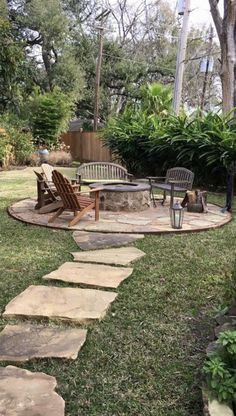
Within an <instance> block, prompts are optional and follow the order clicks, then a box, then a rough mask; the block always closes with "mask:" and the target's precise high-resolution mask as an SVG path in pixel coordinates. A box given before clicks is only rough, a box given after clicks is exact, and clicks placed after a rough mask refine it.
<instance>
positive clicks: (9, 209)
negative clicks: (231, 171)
mask: <svg viewBox="0 0 236 416" xmlns="http://www.w3.org/2000/svg"><path fill="white" fill-rule="evenodd" d="M27 200H33V198H23V199H18V200H16V201H15V202H14V203H13V204H11V205H10V206H9V207H7V213H8V215H9V216H10V217H11V218H14V219H15V220H17V221H20V222H22V223H23V224H30V225H35V226H38V227H45V228H51V229H54V230H55V229H56V230H64V231H71V232H74V231H78V230H77V229H76V228H69V227H68V226H60V227H58V226H55V225H53V224H51V223H49V224H40V223H36V222H34V221H32V220H28V221H26V220H25V219H23V218H21V217H20V216H19V215H17V214H16V213H15V212H14V205H15V204H16V203H18V202H22V201H27ZM211 205H214V206H216V207H220V205H218V204H211ZM231 221H232V214H231V213H230V212H227V216H226V217H225V218H224V219H223V220H222V221H219V222H218V223H217V224H212V225H211V226H209V227H202V228H197V227H196V228H193V229H191V230H190V229H179V230H174V229H173V230H160V231H156V230H154V231H150V230H149V231H146V230H145V226H144V229H143V230H142V231H140V230H139V231H132V232H131V231H123V230H122V231H119V233H120V234H144V235H164V234H189V233H199V232H203V231H209V230H215V229H217V228H221V227H223V226H224V225H226V224H228V223H230V222H231ZM80 231H87V232H91V233H93V232H96V233H97V232H99V233H101V234H107V233H112V231H111V230H102V231H100V230H99V231H98V230H86V229H81V230H80ZM116 233H118V231H115V232H114V234H116Z"/></svg>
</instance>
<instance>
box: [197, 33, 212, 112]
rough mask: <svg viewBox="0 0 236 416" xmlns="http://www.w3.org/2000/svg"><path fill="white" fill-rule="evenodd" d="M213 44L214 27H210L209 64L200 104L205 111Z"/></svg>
mask: <svg viewBox="0 0 236 416" xmlns="http://www.w3.org/2000/svg"><path fill="white" fill-rule="evenodd" d="M212 44H213V27H212V26H210V34H209V44H208V51H207V64H206V71H205V75H204V81H203V88H202V97H201V104H200V108H201V110H203V109H204V105H205V95H206V88H207V81H208V73H209V63H210V55H211V50H212Z"/></svg>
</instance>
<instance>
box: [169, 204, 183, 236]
mask: <svg viewBox="0 0 236 416" xmlns="http://www.w3.org/2000/svg"><path fill="white" fill-rule="evenodd" d="M183 218H184V210H183V207H182V206H181V205H180V203H179V201H177V202H176V203H175V204H173V206H172V207H171V208H170V221H171V227H172V228H177V229H179V228H182V224H183Z"/></svg>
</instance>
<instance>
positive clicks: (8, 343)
mask: <svg viewBox="0 0 236 416" xmlns="http://www.w3.org/2000/svg"><path fill="white" fill-rule="evenodd" d="M86 335H87V331H86V329H77V328H72V329H71V328H70V329H62V328H50V327H44V326H39V325H24V324H21V325H7V326H6V327H5V328H4V329H3V331H2V332H1V333H0V360H1V361H28V360H30V359H32V358H40V357H41V358H44V357H59V358H70V359H73V360H75V359H76V358H77V356H78V352H79V350H80V348H81V347H82V346H83V344H84V342H85V340H86Z"/></svg>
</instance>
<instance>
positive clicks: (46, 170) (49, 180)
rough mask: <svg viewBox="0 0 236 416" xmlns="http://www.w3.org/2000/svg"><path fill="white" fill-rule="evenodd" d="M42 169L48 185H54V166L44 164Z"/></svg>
mask: <svg viewBox="0 0 236 416" xmlns="http://www.w3.org/2000/svg"><path fill="white" fill-rule="evenodd" d="M41 169H42V171H43V175H44V178H45V180H46V181H47V183H48V184H50V183H51V184H53V180H52V172H53V170H54V168H53V166H51V165H49V163H42V165H41Z"/></svg>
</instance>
